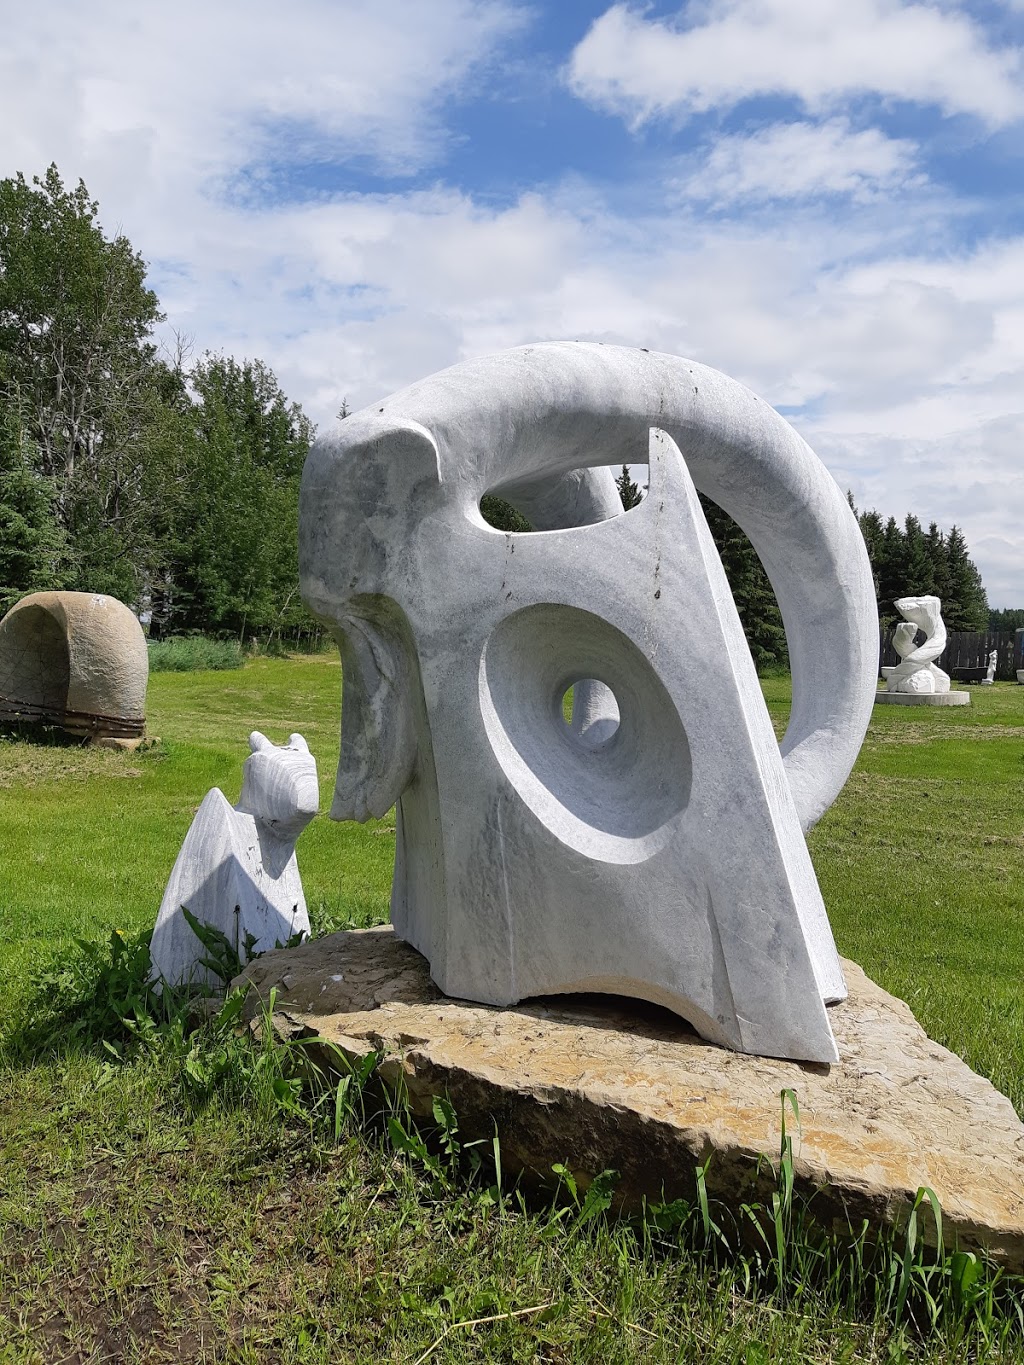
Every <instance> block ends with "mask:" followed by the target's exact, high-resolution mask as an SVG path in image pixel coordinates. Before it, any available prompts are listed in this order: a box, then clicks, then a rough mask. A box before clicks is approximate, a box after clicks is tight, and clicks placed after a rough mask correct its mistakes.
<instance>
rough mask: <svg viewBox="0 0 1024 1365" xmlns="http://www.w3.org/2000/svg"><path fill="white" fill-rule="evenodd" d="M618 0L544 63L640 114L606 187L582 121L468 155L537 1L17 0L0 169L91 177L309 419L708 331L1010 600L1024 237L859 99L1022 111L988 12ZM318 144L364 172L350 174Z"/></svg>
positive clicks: (213, 322) (191, 323)
mask: <svg viewBox="0 0 1024 1365" xmlns="http://www.w3.org/2000/svg"><path fill="white" fill-rule="evenodd" d="M602 9H603V7H602V6H600V5H599V4H595V7H594V14H593V16H592V22H590V24H589V27H587V26H586V25H581V31H580V33H579V34H577V35H575V36H576V37H578V38H579V42H578V45H577V47H576V48H575V51H574V52H571V53H570V51H569V45H570V42H571V40H568V41H566V40H564V39H563V40H562V45H561V46H559V47H553V48H552V49H551V50H549V51H547V52H545V53H541V54H539V55H538V56H537V58H536V61H535V63H534V65H535V66H536V67H537V69H539V68H540V66H541V65H543V62H544V61H546V62H547V63H548V70H549V71H550V72H551V73H557V72H558V71H559V69H562V70H565V69H568V71H569V73H570V80H571V83H572V89H574V90H575V91H576V92H577V94H578V95H579V96H582V97H583V98H584V100H585V101H587V102H589V105H586V106H584V105H581V104H580V103H579V102H578V100H575V99H574V100H572V101H569V98H568V96H564V97H565V98H566V100H567V101H568V102H570V103H571V104H572V105H573V108H574V109H576V110H581V109H582V110H584V112H586V108H588V107H590V106H592V105H599V106H600V107H601V109H603V110H606V111H607V110H612V111H614V112H615V113H616V114H617V115H623V116H625V117H626V118H627V119H628V120H629V121H630V122H631V123H633V124H635V125H636V129H637V130H636V132H635V133H634V135H633V137H634V142H635V145H636V146H637V147H640V148H643V149H644V151H645V154H646V156H647V161H646V162H644V161H643V159H638V162H637V164H638V166H643V167H644V169H643V170H642V171H641V170H637V171H635V172H634V171H633V170H632V169H631V166H630V164H629V161H628V160H626V161H623V162H622V163H621V164H620V167H619V169H618V170H617V171H616V173H615V175H613V176H609V177H608V178H607V180H606V182H604V183H602V182H601V181H600V180H599V179H598V177H597V176H596V175H595V174H594V173H590V174H586V175H585V174H582V173H580V172H578V171H574V170H573V158H574V146H573V145H572V144H571V143H570V142H568V141H567V142H566V144H565V146H564V148H563V149H562V161H561V162H559V160H558V157H555V158H553V159H552V162H550V163H549V169H548V171H547V173H546V174H545V175H544V176H543V177H541V176H539V175H536V174H535V173H534V171H533V168H532V166H531V165H529V164H527V163H526V162H525V161H524V162H522V163H521V164H520V165H519V166H518V167H517V172H516V178H517V182H518V183H517V184H516V185H515V186H514V188H513V189H512V191H511V192H503V193H502V194H500V195H493V194H491V193H489V192H487V191H488V187H487V186H486V185H484V184H482V183H477V182H475V181H474V179H473V177H472V174H471V173H469V172H467V171H465V170H463V173H462V175H461V178H460V177H456V176H455V175H454V174H453V173H452V172H451V171H450V166H451V165H452V164H454V163H452V162H451V161H450V160H448V159H447V158H448V157H449V154H450V152H451V149H452V148H454V147H458V146H466V145H470V146H471V145H472V144H473V143H474V141H475V140H476V139H477V138H478V137H482V134H481V133H478V129H477V126H476V124H475V123H474V122H473V121H472V116H467V118H466V119H460V117H459V115H458V110H459V109H460V107H462V106H465V107H467V108H469V107H473V108H477V109H478V108H479V107H480V101H481V100H483V101H485V102H486V101H487V100H491V104H490V105H489V109H490V116H491V118H492V119H493V118H494V117H495V113H494V111H495V109H496V108H497V107H498V103H499V101H498V97H497V96H495V95H494V94H493V90H492V85H493V79H492V78H493V77H494V75H495V73H496V72H500V68H501V63H502V61H503V60H505V58H506V57H507V54H508V52H509V50H510V47H511V45H512V44H513V43H518V44H520V48H519V49H517V53H518V56H517V60H521V58H522V46H521V45H522V44H523V42H524V41H526V39H524V35H527V38H528V36H529V33H530V28H529V25H530V23H531V22H532V23H534V24H537V23H538V22H539V20H538V18H537V12H536V11H532V12H531V11H528V10H527V9H525V8H524V7H523V6H521V5H520V4H518V3H515V0H431V3H430V4H429V5H424V4H423V3H422V0H295V3H293V4H292V5H290V6H289V7H288V8H287V10H285V9H282V8H281V7H280V6H278V5H275V4H272V3H271V0H248V2H247V3H246V4H244V5H243V4H242V3H241V0H225V3H222V4H219V5H210V4H200V3H199V2H198V0H182V3H181V4H179V5H178V6H177V7H176V9H175V10H174V12H173V15H172V13H171V12H170V11H168V10H166V8H164V9H161V8H160V7H154V6H147V5H143V6H134V7H133V6H127V5H125V4H123V3H121V0H96V4H94V5H92V6H90V7H89V8H88V11H87V12H86V11H85V10H84V9H83V8H82V7H81V6H75V5H72V4H71V3H70V0H52V3H51V4H49V5H47V6H46V7H45V13H44V7H40V6H37V7H35V8H34V9H32V8H31V7H28V8H23V10H22V11H19V15H18V20H17V23H15V24H12V25H10V26H9V27H8V30H7V41H6V42H5V45H4V47H3V49H2V50H0V127H3V128H4V130H5V131H4V137H3V139H2V140H0V174H3V175H7V174H11V173H13V172H14V171H15V170H24V171H26V172H29V173H31V172H32V171H41V170H42V169H43V168H44V167H45V166H46V164H47V163H48V162H49V161H51V160H56V161H57V163H58V165H59V167H60V169H61V171H62V173H63V174H64V176H65V179H68V180H74V179H76V178H77V177H78V176H79V175H81V176H83V177H84V178H85V180H86V182H87V183H88V185H89V188H90V190H91V191H92V192H93V194H94V195H95V196H96V197H97V198H98V199H99V201H100V207H101V216H102V219H103V222H104V224H105V226H106V227H107V228H108V230H110V229H113V228H116V227H122V228H123V229H124V230H125V231H126V232H127V234H128V236H129V237H130V238H131V240H132V242H133V244H134V245H135V246H136V247H138V248H139V249H140V250H141V251H142V253H143V255H144V256H145V257H146V258H147V260H148V261H149V262H150V263H151V279H152V281H153V284H154V286H155V287H156V288H157V290H158V292H159V294H160V298H161V302H162V305H163V307H164V309H165V311H166V312H167V314H168V328H169V329H170V328H176V329H178V330H180V331H183V332H185V333H187V334H190V335H191V336H192V337H193V338H194V340H195V345H196V348H197V349H198V350H202V349H205V348H211V349H224V350H226V351H228V352H230V353H233V354H235V355H238V356H242V355H248V356H259V357H261V358H263V359H265V360H266V361H268V362H269V363H270V364H271V365H272V366H273V367H274V369H275V370H276V371H277V373H278V375H279V377H280V379H281V381H282V383H283V385H284V387H285V390H286V392H288V394H289V395H290V396H291V397H294V398H296V399H298V400H299V401H301V402H302V404H303V406H304V407H305V408H306V410H307V411H308V412H310V414H311V415H312V416H313V417H314V418H315V419H316V420H317V421H319V422H320V423H321V424H326V423H329V422H330V421H331V420H332V419H333V415H334V413H335V412H336V411H337V408H338V406H339V404H340V402H341V400H342V398H343V397H347V398H348V399H349V401H350V402H351V403H354V404H357V405H358V404H362V403H367V402H371V401H373V400H374V399H376V398H378V397H380V396H382V395H384V394H386V393H388V392H390V391H392V390H393V389H395V388H398V387H400V386H402V385H404V384H406V383H409V382H410V381H412V380H414V379H416V378H418V377H420V376H422V375H423V374H426V373H429V372H430V371H432V370H434V369H437V368H440V367H441V366H444V365H447V364H451V363H453V362H455V361H458V360H460V359H462V358H464V357H466V356H469V355H473V354H479V353H481V352H485V351H488V350H494V349H498V348H500V347H503V346H508V345H515V344H518V343H522V342H527V341H533V340H538V339H545V338H563V337H570V338H572V337H577V338H581V339H597V340H605V341H618V342H624V343H628V344H634V345H642V346H647V347H650V348H653V349H661V350H667V351H674V352H677V353H679V354H684V355H690V356H693V357H694V358H696V359H699V360H702V361H704V362H705V363H708V364H711V365H715V366H717V367H719V368H721V369H723V370H725V371H726V372H728V373H730V374H733V375H735V376H736V377H737V378H739V379H741V380H743V381H744V382H746V383H748V384H749V385H751V387H753V388H754V389H756V390H758V391H759V392H760V393H762V394H763V395H764V397H766V398H767V399H768V400H769V401H770V402H773V403H774V404H776V405H778V406H781V407H783V409H784V410H785V411H786V412H787V413H788V414H789V415H790V419H791V420H792V421H793V422H794V423H795V424H796V425H797V426H798V427H799V428H800V430H801V431H802V432H803V433H804V434H805V435H806V436H807V437H808V439H809V440H810V441H811V443H812V445H813V446H814V447H815V448H816V449H817V450H818V451H819V453H820V454H821V455H822V456H823V458H825V459H826V461H827V463H828V464H829V467H830V468H831V469H832V471H833V473H834V474H835V475H836V477H837V479H838V480H839V481H840V483H841V484H842V485H843V486H844V487H850V488H852V489H853V491H854V493H855V496H856V497H857V498H858V500H859V501H861V502H862V503H865V504H867V505H874V506H877V507H878V508H879V509H880V510H882V511H883V512H885V513H889V512H892V513H895V514H896V515H898V516H902V515H903V514H904V513H905V512H907V511H911V510H912V511H914V512H915V513H917V514H918V515H919V516H921V517H922V519H923V520H925V521H927V520H929V519H931V518H934V519H936V520H938V521H939V522H940V523H941V524H944V525H947V526H948V525H949V524H950V523H951V522H952V521H956V522H958V523H960V524H962V525H963V526H964V528H965V530H966V533H967V535H968V540H969V542H970V544H971V547H972V549H973V550H974V552H975V554H976V557H977V558H978V560H979V562H980V564H981V567H982V569H983V572H984V576H985V579H986V582H987V584H988V586H989V588H990V593H991V596H992V599H993V601H994V603H995V604H996V605H1024V576H1022V575H1021V573H1020V570H1019V564H1020V563H1021V553H1020V543H1021V535H1020V533H1019V531H1018V529H1017V524H1018V522H1020V521H1021V519H1022V518H1024V487H1022V478H1024V476H1021V475H1019V474H1018V473H1017V470H1018V468H1019V467H1020V460H1019V453H1018V452H1019V450H1020V449H1021V447H1022V445H1024V398H1022V397H1021V395H1022V394H1024V237H1022V236H1021V234H1020V233H1019V232H1016V231H1015V230H1014V229H1013V227H1012V225H1010V226H1009V227H1003V228H1002V229H1000V231H998V232H997V231H996V230H995V229H993V230H991V231H986V232H984V233H981V234H978V233H973V234H972V235H970V236H968V235H966V234H962V233H961V232H960V231H959V228H958V225H959V223H960V222H961V220H962V219H963V218H964V217H965V216H966V215H968V213H969V212H973V211H974V210H973V208H972V206H971V204H970V202H969V197H968V196H965V195H963V194H961V193H959V192H958V191H957V189H956V187H955V186H951V185H949V184H943V183H940V178H939V177H937V176H936V174H935V172H934V167H933V166H931V165H929V163H928V161H927V157H926V155H925V151H926V146H925V143H926V140H927V136H928V131H927V129H926V128H923V127H922V126H917V127H915V133H914V139H915V140H913V141H912V140H911V139H910V137H909V136H908V135H907V134H906V132H905V131H902V132H901V131H900V130H899V129H895V128H893V127H890V126H886V125H885V123H884V121H883V120H880V119H877V118H875V119H873V118H872V117H871V116H870V115H869V113H868V112H866V111H865V109H864V108H863V107H859V108H855V107H854V105H853V104H852V103H850V97H852V96H853V95H854V94H856V93H857V92H861V93H864V92H873V93H874V94H875V95H883V96H886V97H889V96H892V97H893V98H897V99H900V100H906V99H911V100H916V101H919V102H922V104H927V105H928V106H929V108H930V110H931V112H932V113H933V114H934V116H935V118H936V120H937V119H938V118H939V117H940V116H941V115H943V114H945V113H949V112H956V111H958V112H961V113H966V114H970V115H972V116H973V124H972V126H974V127H976V128H978V129H980V130H981V131H980V132H979V133H978V134H977V136H979V137H981V136H984V135H985V132H984V130H985V129H986V128H988V127H991V126H993V125H998V124H1004V123H1007V122H1008V121H1009V120H1011V119H1013V118H1015V117H1017V115H1018V113H1019V112H1020V107H1021V105H1020V100H1021V94H1020V86H1019V85H1018V84H1016V83H1015V82H1016V77H1015V72H1016V58H1015V56H1014V54H1013V52H1012V51H1011V50H1010V49H1009V47H1008V46H1007V45H1006V41H1005V38H1004V39H1003V40H1000V41H1002V43H1003V46H1002V47H1000V46H999V42H997V39H996V37H995V36H993V34H992V33H989V34H988V35H986V34H985V33H983V32H982V31H981V29H980V28H979V26H978V23H977V22H976V21H975V20H974V19H972V18H970V17H968V11H967V7H966V6H961V7H959V8H958V7H957V6H956V5H955V4H953V3H952V2H951V0H950V2H948V3H942V4H941V5H940V4H938V3H935V4H899V3H896V0H704V2H702V3H700V4H697V3H691V4H690V6H689V8H688V9H687V11H686V13H685V15H684V16H683V17H681V18H680V19H678V20H676V21H674V22H671V23H669V22H668V21H665V20H659V19H656V18H654V17H652V16H651V15H650V14H649V13H647V12H641V11H639V10H631V9H626V8H623V7H621V6H618V7H614V8H613V9H611V10H607V11H604V12H602ZM1008 12H1009V11H1008ZM531 13H532V16H533V17H532V19H531ZM567 58H568V59H569V65H568V68H566V60H567ZM542 59H543V60H542ZM527 65H529V63H527ZM553 84H554V88H557V80H554V76H553ZM563 91H564V87H563ZM773 92H774V93H782V94H786V95H789V96H791V97H793V98H795V99H796V100H797V101H798V105H794V106H793V107H794V109H795V108H797V107H799V108H800V109H801V110H802V112H800V113H798V114H797V113H794V114H793V116H792V118H791V119H790V120H789V121H788V122H787V121H785V120H784V118H783V116H782V114H781V113H780V111H779V109H778V107H777V106H776V107H774V108H773V112H772V115H771V118H770V120H768V121H765V122H761V123H758V122H757V121H756V119H755V118H754V116H753V115H751V117H750V119H746V115H745V114H742V113H741V115H740V117H741V118H743V119H745V120H746V121H745V122H743V123H742V125H740V124H739V123H738V122H737V121H736V120H734V121H733V123H732V124H730V125H729V129H728V131H727V132H724V133H723V132H720V131H716V130H715V128H714V127H710V131H709V124H714V118H711V119H710V120H705V123H704V124H703V125H702V126H701V127H700V128H699V129H698V131H697V133H696V135H695V136H691V137H689V138H688V140H680V139H681V137H682V134H681V133H680V131H679V130H680V129H681V128H684V127H685V126H686V125H685V119H683V120H682V121H681V122H680V121H679V120H678V119H677V120H675V121H673V120H657V119H655V120H650V116H651V115H653V114H655V113H661V112H665V113H671V114H673V115H682V116H685V115H687V114H691V113H694V112H695V111H699V110H702V109H704V110H710V111H712V114H713V115H714V116H715V117H718V116H723V117H724V116H725V114H727V113H728V111H730V110H734V109H735V108H736V106H737V105H738V104H739V103H741V102H742V101H743V100H745V99H747V97H748V96H751V95H755V94H759V93H760V94H765V93H773ZM535 95H536V90H535V87H533V86H530V85H529V84H528V83H527V84H524V85H523V87H522V89H521V90H520V91H518V92H516V98H517V99H518V100H520V102H523V101H526V100H528V99H529V98H531V97H532V96H535ZM473 100H476V101H477V103H476V105H472V104H471V102H472V101H473ZM844 105H848V107H840V106H844ZM546 107H547V108H548V109H553V108H554V105H553V104H550V103H549V105H547V106H546ZM574 117H575V115H574ZM587 117H589V118H592V119H593V120H594V121H593V123H592V124H591V125H589V126H588V132H587V133H586V136H589V137H595V138H596V137H600V136H601V128H602V121H601V120H602V118H604V122H605V123H606V122H607V119H606V118H605V117H604V116H603V115H601V116H599V115H597V114H587ZM645 119H647V120H649V121H648V122H646V123H644V120H645ZM570 125H571V120H570ZM656 126H660V127H663V128H665V129H667V131H666V132H665V133H664V134H663V135H659V136H661V140H660V141H658V142H657V143H653V142H652V141H651V138H652V137H653V136H654V134H652V132H651V129H652V128H655V127H656ZM557 136H558V132H557V129H555V128H554V127H553V128H552V130H551V134H550V139H551V140H552V141H554V140H555V139H556V137H557ZM566 136H567V137H569V136H576V137H578V136H579V134H578V133H575V132H574V133H572V134H571V135H569V134H567V135H566ZM551 164H554V167H555V169H554V170H552V169H551V168H550V166H551ZM319 165H329V166H331V167H332V168H334V169H335V170H337V169H338V168H341V170H342V171H343V172H344V171H347V170H349V169H352V170H353V171H355V170H358V169H359V168H362V169H363V170H365V168H366V167H367V166H369V167H370V168H371V171H372V174H373V175H375V176H377V177H378V179H377V180H376V181H375V182H374V181H373V180H372V179H370V178H368V177H367V176H366V175H365V174H364V175H363V177H362V180H361V181H359V182H358V183H359V186H360V187H359V188H352V187H351V185H350V187H349V188H342V186H344V185H345V183H346V182H345V176H344V174H342V175H341V176H334V177H333V178H331V177H327V178H326V179H324V180H319V181H318V179H317V177H316V175H315V174H310V170H311V168H312V171H313V172H315V171H316V168H317V167H318V166H319ZM652 166H653V167H654V172H653V173H652V171H651V167H652ZM300 172H301V173H302V175H304V176H305V179H304V180H302V183H301V185H299V186H297V185H296V176H297V175H299V173H300ZM631 175H635V176H636V178H635V179H633V180H630V176H631ZM381 177H385V178H383V179H382V178H381ZM972 193H973V192H972Z"/></svg>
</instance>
